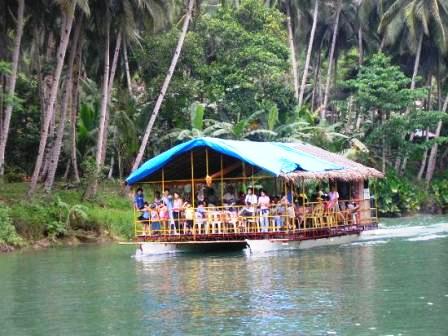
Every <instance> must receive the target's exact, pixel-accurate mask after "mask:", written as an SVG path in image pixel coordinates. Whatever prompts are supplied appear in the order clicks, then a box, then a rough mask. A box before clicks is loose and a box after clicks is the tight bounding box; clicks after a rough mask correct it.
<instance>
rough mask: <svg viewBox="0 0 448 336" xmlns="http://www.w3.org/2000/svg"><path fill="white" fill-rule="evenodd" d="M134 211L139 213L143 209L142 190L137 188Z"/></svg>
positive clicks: (143, 197)
mask: <svg viewBox="0 0 448 336" xmlns="http://www.w3.org/2000/svg"><path fill="white" fill-rule="evenodd" d="M134 207H135V210H137V211H140V210H141V209H143V208H144V207H145V196H143V189H142V188H138V189H137V191H136V193H135V197H134Z"/></svg>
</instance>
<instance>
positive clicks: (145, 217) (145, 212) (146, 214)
mask: <svg viewBox="0 0 448 336" xmlns="http://www.w3.org/2000/svg"><path fill="white" fill-rule="evenodd" d="M140 210H141V211H142V214H141V215H140V216H139V217H138V220H139V221H140V222H143V234H144V235H145V236H146V232H147V231H148V224H149V219H150V208H149V204H148V202H144V203H143V208H141V209H140Z"/></svg>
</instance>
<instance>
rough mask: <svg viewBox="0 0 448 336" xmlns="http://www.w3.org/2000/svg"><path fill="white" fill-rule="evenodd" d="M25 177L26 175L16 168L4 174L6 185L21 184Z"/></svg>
mask: <svg viewBox="0 0 448 336" xmlns="http://www.w3.org/2000/svg"><path fill="white" fill-rule="evenodd" d="M25 176H26V174H25V173H24V172H23V171H22V170H20V169H18V168H14V169H8V170H7V171H6V173H5V181H6V182H8V183H14V182H22V181H23V180H24V179H25Z"/></svg>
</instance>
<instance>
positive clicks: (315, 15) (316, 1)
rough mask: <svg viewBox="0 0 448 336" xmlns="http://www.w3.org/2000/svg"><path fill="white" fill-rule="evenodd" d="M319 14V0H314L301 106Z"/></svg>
mask: <svg viewBox="0 0 448 336" xmlns="http://www.w3.org/2000/svg"><path fill="white" fill-rule="evenodd" d="M318 14H319V0H314V9H313V24H312V27H311V32H310V37H309V42H308V48H307V52H306V59H305V65H304V66H303V75H302V82H301V84H300V93H299V104H298V105H299V108H300V107H302V104H303V99H304V94H305V86H306V82H307V80H308V71H309V68H310V61H311V53H312V51H313V44H314V36H315V34H316V27H317V19H318Z"/></svg>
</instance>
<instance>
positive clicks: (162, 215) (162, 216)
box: [159, 201, 170, 234]
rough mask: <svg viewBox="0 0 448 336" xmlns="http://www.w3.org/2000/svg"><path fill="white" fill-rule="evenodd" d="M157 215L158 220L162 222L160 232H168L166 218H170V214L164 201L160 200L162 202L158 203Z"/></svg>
mask: <svg viewBox="0 0 448 336" xmlns="http://www.w3.org/2000/svg"><path fill="white" fill-rule="evenodd" d="M159 217H160V222H161V223H162V233H163V234H168V232H169V230H168V226H167V223H168V220H169V219H170V216H169V214H168V207H167V206H166V204H165V202H163V201H162V203H161V204H160V205H159Z"/></svg>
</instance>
